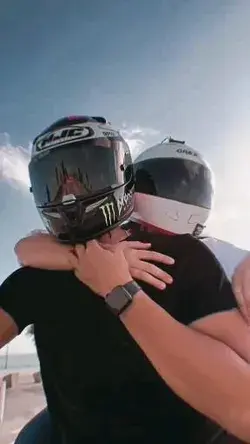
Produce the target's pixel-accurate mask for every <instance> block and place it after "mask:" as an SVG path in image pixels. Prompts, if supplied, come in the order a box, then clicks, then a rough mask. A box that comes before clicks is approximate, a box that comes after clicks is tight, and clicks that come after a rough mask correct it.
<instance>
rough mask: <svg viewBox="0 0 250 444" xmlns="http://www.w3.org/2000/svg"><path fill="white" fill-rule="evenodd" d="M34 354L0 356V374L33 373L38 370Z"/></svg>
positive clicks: (38, 366)
mask: <svg viewBox="0 0 250 444" xmlns="http://www.w3.org/2000/svg"><path fill="white" fill-rule="evenodd" d="M39 368H40V365H39V360H38V357H37V354H36V353H16V354H14V353H13V354H8V355H7V354H5V355H0V374H5V373H6V372H8V373H9V372H17V371H18V372H26V371H27V372H33V371H34V372H35V371H37V370H39Z"/></svg>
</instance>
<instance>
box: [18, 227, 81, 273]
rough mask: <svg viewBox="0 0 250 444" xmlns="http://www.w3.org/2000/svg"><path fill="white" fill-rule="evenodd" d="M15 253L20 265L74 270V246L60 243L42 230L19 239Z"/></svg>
mask: <svg viewBox="0 0 250 444" xmlns="http://www.w3.org/2000/svg"><path fill="white" fill-rule="evenodd" d="M15 253H16V256H17V259H18V262H19V264H20V265H22V266H25V267H34V268H44V269H47V270H72V269H73V264H74V260H75V256H74V253H73V247H71V246H70V245H62V244H60V243H59V242H58V241H57V239H56V238H55V237H54V236H52V235H50V234H48V233H46V232H42V231H35V232H32V233H31V234H30V235H29V236H27V237H25V238H23V239H21V240H20V241H18V242H17V244H16V245H15Z"/></svg>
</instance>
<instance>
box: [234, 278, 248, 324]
mask: <svg viewBox="0 0 250 444" xmlns="http://www.w3.org/2000/svg"><path fill="white" fill-rule="evenodd" d="M232 284H233V291H234V295H235V298H236V301H237V304H238V306H239V310H240V312H241V314H242V316H243V317H244V319H245V321H246V322H247V323H248V324H250V303H249V301H248V298H247V293H246V292H247V289H244V285H243V283H242V281H241V279H240V278H239V274H237V275H235V276H234V277H233V282H232ZM245 293H246V294H245Z"/></svg>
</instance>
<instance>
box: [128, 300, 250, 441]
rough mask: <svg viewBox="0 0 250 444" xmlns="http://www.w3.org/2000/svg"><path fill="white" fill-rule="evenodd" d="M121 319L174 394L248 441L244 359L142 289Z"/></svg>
mask: <svg viewBox="0 0 250 444" xmlns="http://www.w3.org/2000/svg"><path fill="white" fill-rule="evenodd" d="M121 320H122V322H123V323H124V325H125V326H126V328H127V329H128V331H129V332H130V334H131V335H132V336H133V338H134V339H135V341H136V342H137V343H138V344H139V346H140V347H141V349H142V350H143V351H144V353H145V354H146V356H147V357H148V359H149V360H150V361H151V362H152V364H153V365H154V367H155V368H156V370H157V372H158V373H159V375H160V376H161V377H162V378H163V379H164V380H165V381H166V383H167V384H168V385H169V386H170V387H171V388H172V389H173V390H174V391H175V392H176V394H178V395H179V396H180V397H181V398H182V399H184V400H185V401H186V402H187V403H188V404H190V405H191V406H192V407H194V408H195V409H197V410H198V411H200V412H201V413H203V414H205V415H206V416H208V417H209V418H211V419H212V420H214V421H216V422H217V423H219V424H220V425H221V426H222V427H223V428H225V429H227V430H229V431H230V432H231V433H233V434H235V435H236V436H238V437H239V438H240V439H243V440H245V441H247V442H250V368H249V365H248V364H247V363H246V362H245V361H243V360H242V359H241V358H240V357H239V356H238V355H237V354H236V353H234V352H233V351H232V350H231V349H230V348H229V347H227V346H225V345H224V344H222V343H220V342H219V341H216V340H214V339H212V338H211V337H209V336H206V335H203V334H201V333H199V332H196V331H194V330H192V329H191V328H189V327H186V326H184V325H182V324H180V323H179V322H177V321H175V320H174V319H173V318H172V317H171V316H170V315H168V313H166V312H165V311H164V310H163V309H162V308H161V307H159V306H158V305H157V304H155V303H154V302H153V301H152V300H151V299H150V298H149V297H148V296H147V295H145V293H143V292H140V293H139V294H138V295H137V296H136V297H135V300H134V303H133V305H132V306H131V308H130V309H128V310H127V311H126V312H125V313H124V314H123V315H122V317H121Z"/></svg>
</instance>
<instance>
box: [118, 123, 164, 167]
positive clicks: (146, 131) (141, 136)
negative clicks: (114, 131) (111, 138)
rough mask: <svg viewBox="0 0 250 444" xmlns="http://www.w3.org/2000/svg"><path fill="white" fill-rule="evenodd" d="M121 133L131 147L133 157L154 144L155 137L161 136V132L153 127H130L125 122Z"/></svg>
mask: <svg viewBox="0 0 250 444" xmlns="http://www.w3.org/2000/svg"><path fill="white" fill-rule="evenodd" d="M121 134H122V135H123V137H124V139H125V140H126V141H127V143H128V145H129V147H130V149H131V152H132V157H133V158H135V157H136V156H137V155H138V154H139V153H140V152H141V151H143V150H144V149H146V148H147V147H149V146H150V145H153V143H155V142H156V141H155V137H157V136H158V137H159V134H160V133H159V131H157V130H155V129H153V128H145V127H139V126H134V127H129V126H127V124H126V123H123V125H122V129H121Z"/></svg>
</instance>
